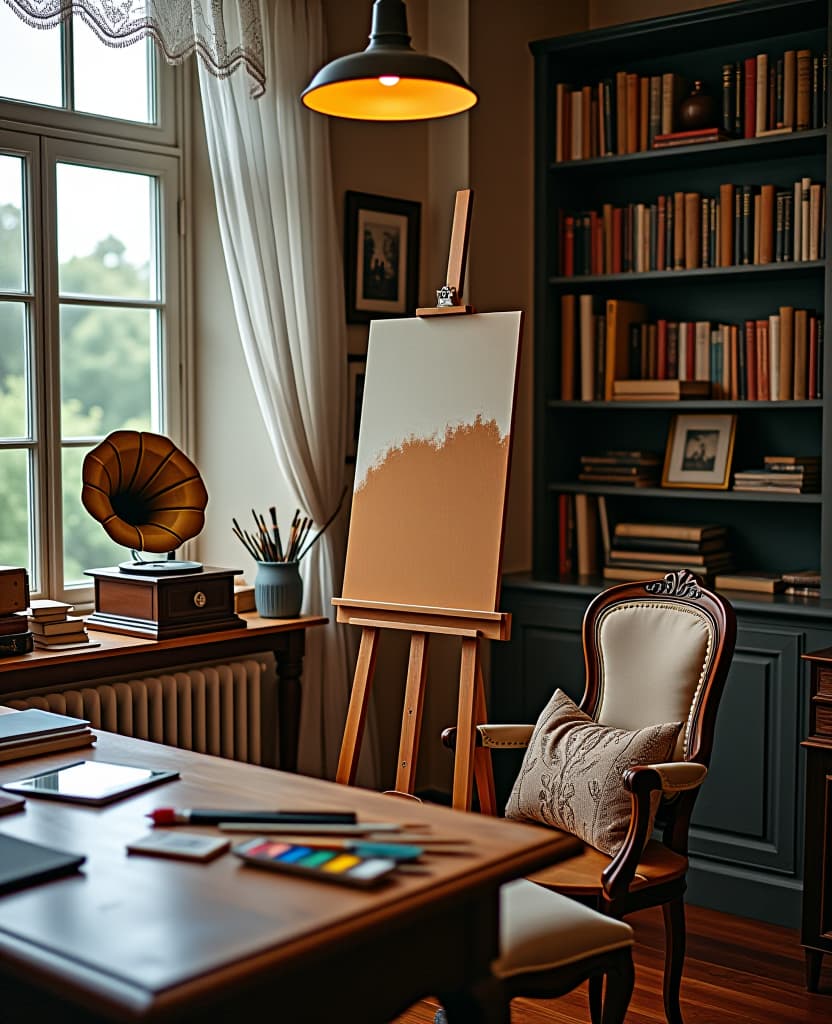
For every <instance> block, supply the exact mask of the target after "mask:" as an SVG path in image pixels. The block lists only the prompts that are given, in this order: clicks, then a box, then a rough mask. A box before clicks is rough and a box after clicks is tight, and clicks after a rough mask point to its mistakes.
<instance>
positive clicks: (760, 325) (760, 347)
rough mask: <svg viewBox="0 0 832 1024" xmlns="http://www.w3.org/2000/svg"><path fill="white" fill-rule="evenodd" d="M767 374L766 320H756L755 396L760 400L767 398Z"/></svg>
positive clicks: (769, 393)
mask: <svg viewBox="0 0 832 1024" xmlns="http://www.w3.org/2000/svg"><path fill="white" fill-rule="evenodd" d="M770 395H771V391H770V390H769V374H768V320H758V321H757V397H758V398H759V399H760V401H761V402H765V401H767V400H768V399H769V397H770Z"/></svg>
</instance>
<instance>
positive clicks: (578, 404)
mask: <svg viewBox="0 0 832 1024" xmlns="http://www.w3.org/2000/svg"><path fill="white" fill-rule="evenodd" d="M546 404H547V405H548V407H549V408H550V409H558V410H560V409H575V410H585V411H587V412H589V411H590V410H595V411H597V410H599V409H604V410H613V409H614V410H616V411H621V412H624V411H627V410H630V411H633V412H635V411H637V410H644V409H661V410H665V411H668V412H693V411H694V410H701V409H704V410H707V411H708V412H745V411H747V412H754V411H757V410H762V409H782V410H786V411H788V410H791V411H793V412H798V411H801V410H804V409H823V399H822V398H812V399H800V400H799V401H783V402H780V401H777V402H770V401H764V402H758V401H748V400H743V401H734V400H728V399H723V398H685V399H683V400H682V401H676V400H673V401H666V402H657V401H656V402H604V401H597V402H586V401H577V400H576V401H565V400H564V399H562V398H550V399H549V401H548V402H547V403H546Z"/></svg>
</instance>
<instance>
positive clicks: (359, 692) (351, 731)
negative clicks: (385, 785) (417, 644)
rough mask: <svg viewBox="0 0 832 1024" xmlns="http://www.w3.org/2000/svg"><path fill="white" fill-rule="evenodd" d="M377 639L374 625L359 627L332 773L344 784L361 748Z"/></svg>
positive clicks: (352, 779) (352, 774) (352, 776)
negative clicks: (342, 727)
mask: <svg viewBox="0 0 832 1024" xmlns="http://www.w3.org/2000/svg"><path fill="white" fill-rule="evenodd" d="M378 641H379V631H378V629H376V628H375V627H369V626H365V627H364V629H362V630H361V646H360V647H359V648H358V661H357V662H356V663H355V677H354V678H353V683H352V693H351V694H350V706H349V710H348V711H347V723H346V725H345V727H344V739H343V741H342V743H341V755H340V757H339V758H338V771H337V772H336V773H335V781H336V782H340V783H342V784H343V785H346V786H351V785H352V784H353V782H355V772H356V769H357V768H358V754H359V752H360V751H361V740H362V739H363V737H364V724H365V722H366V720H367V705H368V704H369V701H370V685H371V684H372V681H373V672H374V671H375V667H376V655H377V654H378Z"/></svg>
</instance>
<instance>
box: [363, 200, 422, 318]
mask: <svg viewBox="0 0 832 1024" xmlns="http://www.w3.org/2000/svg"><path fill="white" fill-rule="evenodd" d="M421 209H422V205H421V203H416V202H412V201H411V200H409V199H392V198H390V197H388V196H374V195H369V194H367V193H366V192H347V194H346V209H345V211H344V275H345V285H346V287H345V292H346V297H347V323H350V324H366V323H369V322H370V320H378V319H381V318H384V317H397V316H410V315H411V314H412V313H414V311H415V309H416V299H417V295H418V293H419V224H420V219H421Z"/></svg>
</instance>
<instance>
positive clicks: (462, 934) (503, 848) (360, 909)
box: [0, 733, 573, 1024]
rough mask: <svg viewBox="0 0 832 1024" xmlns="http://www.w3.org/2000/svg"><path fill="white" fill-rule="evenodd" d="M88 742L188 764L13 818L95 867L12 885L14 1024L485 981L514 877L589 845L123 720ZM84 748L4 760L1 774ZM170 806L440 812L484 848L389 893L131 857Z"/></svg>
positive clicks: (364, 1019)
mask: <svg viewBox="0 0 832 1024" xmlns="http://www.w3.org/2000/svg"><path fill="white" fill-rule="evenodd" d="M79 753H82V754H85V755H86V752H85V751H81V752H79ZM86 756H89V757H93V758H95V759H97V760H110V761H118V762H122V763H132V764H137V765H142V766H152V767H160V768H176V769H178V770H179V771H180V772H181V776H182V777H181V779H180V780H177V781H174V782H169V783H165V784H164V785H162V786H158V787H156V788H155V789H151V790H147V791H145V792H143V793H138V794H136V795H134V796H132V797H129V798H127V799H125V800H122V801H120V802H118V803H115V804H111V805H110V806H108V807H105V808H86V807H82V806H79V805H73V804H66V803H58V802H55V801H47V800H37V799H31V798H30V799H29V800H28V802H27V807H26V811H25V813H23V814H17V815H8V816H6V817H4V818H3V819H2V820H1V821H0V831H2V832H5V833H8V834H10V835H15V836H18V837H20V838H22V839H30V840H34V841H40V842H43V843H47V844H49V845H52V846H55V847H58V848H60V849H65V850H67V851H69V852H78V853H84V854H86V855H87V858H88V860H87V863H86V864H85V865H84V868H83V869H82V870H83V874H82V875H75V876H70V877H68V878H64V879H60V880H56V881H52V882H47V883H45V884H42V885H40V886H36V887H34V888H31V889H28V890H21V891H20V892H17V893H13V894H9V895H6V896H3V897H2V898H0V991H2V1004H0V1005H1V1006H2V1009H1V1010H0V1016H2V1020H3V1022H4V1024H33V1022H40V1021H47V1020H53V1021H60V1024H82V1022H83V1024H100V1022H103V1021H108V1022H109V1021H121V1022H125V1021H137V1020H138V1021H148V1022H156V1021H158V1022H162V1021H169V1020H176V1021H177V1022H178V1024H186V1022H188V1024H191V1022H192V1024H228V1022H229V1021H232V1020H247V1019H251V1018H250V1015H251V1014H253V1013H256V1012H261V1013H267V1014H268V1019H270V1020H284V1019H285V1020H290V1021H294V1022H298V1024H300V1022H303V1024H318V1022H321V1024H324V1022H326V1024H332V1022H333V1021H338V1022H339V1024H381V1022H383V1021H389V1020H390V1019H392V1018H393V1017H395V1016H396V1015H398V1014H399V1013H401V1012H403V1011H404V1010H405V1009H406V1008H407V1007H408V1006H409V1005H411V1004H412V1003H413V1002H415V1001H416V1000H418V999H420V998H423V997H425V996H428V995H433V994H436V995H440V996H441V994H442V993H443V992H445V993H447V992H458V991H464V990H466V989H467V988H469V987H470V986H473V985H474V984H475V983H476V982H477V981H478V980H482V979H483V978H485V977H486V976H487V973H488V965H489V962H490V960H491V959H492V958H493V957H494V956H495V954H496V950H497V892H498V887H499V886H500V885H501V884H502V883H503V882H505V881H508V880H509V879H512V878H516V877H518V876H520V875H523V874H526V873H527V872H529V871H532V870H534V869H536V868H540V867H542V866H543V865H545V864H548V863H551V862H552V861H554V860H558V859H560V858H562V857H563V856H566V855H569V853H571V852H572V849H573V845H572V844H573V841H572V840H571V839H570V838H568V837H567V838H566V843H565V844H564V841H563V840H562V839H557V838H555V837H554V835H553V833H552V832H551V831H549V830H547V829H541V828H536V827H534V826H531V825H521V824H518V823H515V822H506V821H504V820H498V819H494V818H487V817H484V816H481V815H474V814H463V813H461V812H458V811H452V810H449V809H447V808H443V807H435V806H429V805H419V804H415V803H412V802H410V801H405V800H399V799H397V798H396V797H391V796H383V795H381V794H377V793H371V792H369V791H367V790H361V789H355V788H347V787H344V786H338V785H335V784H334V783H330V782H322V781H320V780H317V779H311V778H307V777H304V776H299V775H289V774H286V773H283V772H276V771H273V770H270V769H266V768H258V767H255V766H253V765H244V764H236V763H229V762H228V761H224V760H221V759H219V758H213V757H208V756H206V755H203V754H194V753H191V752H189V751H181V750H175V749H173V748H171V747H165V746H161V745H158V744H149V743H145V742H143V741H140V740H134V739H128V738H126V737H121V736H113V735H110V734H107V733H102V734H100V739H99V742H98V744H97V747H95V748H93V751H92V753H91V754H88V755H86ZM75 759H77V758H72V757H67V756H66V754H64V755H63V756H60V755H53V756H52V757H50V758H37V759H31V760H28V761H18V762H16V763H14V764H6V765H3V766H2V767H0V784H2V783H3V782H8V781H10V780H12V779H15V778H22V777H24V776H26V775H27V774H31V773H32V772H34V771H36V770H40V769H43V768H46V767H47V766H49V765H50V764H51V765H54V764H65V763H69V762H71V761H73V760H75ZM166 805H174V806H179V807H199V806H202V807H205V806H214V807H227V808H235V807H239V808H242V807H251V808H254V807H282V808H287V809H310V810H312V809H347V810H355V811H357V812H358V814H359V820H364V821H406V822H417V823H425V824H428V825H429V826H430V827H431V830H432V833H433V834H434V835H435V836H440V837H448V838H456V839H468V840H470V845H469V846H467V847H466V852H465V853H464V854H444V855H432V856H431V857H430V858H429V859H428V862H427V864H426V867H425V873H424V874H419V875H417V874H409V875H401V876H400V877H396V878H395V879H394V880H393V881H391V882H389V883H388V884H387V885H385V886H384V887H383V888H381V889H378V890H373V891H362V890H354V889H349V888H347V887H344V886H339V885H335V884H328V883H325V882H317V881H307V880H306V879H298V878H293V877H291V876H287V875H279V874H277V873H272V872H269V871H265V870H259V869H256V868H250V867H244V866H242V865H241V863H240V861H239V860H238V859H237V858H235V857H234V856H232V855H231V854H227V855H225V856H223V857H221V858H220V859H219V860H216V861H213V862H211V863H209V864H190V863H187V862H182V861H174V860H168V859H161V858H154V857H141V856H135V855H130V856H128V855H127V854H126V853H125V849H124V847H125V844H126V843H127V842H128V841H130V840H131V839H134V838H136V837H138V836H140V835H142V834H143V833H144V832H145V822H144V818H143V816H144V815H145V814H146V813H147V812H148V811H150V810H151V809H153V808H154V807H158V806H166ZM188 828H189V829H190V826H188ZM205 831H209V832H214V831H215V830H213V829H208V830H205ZM254 834H256V833H254ZM241 838H242V837H241ZM264 1019H265V1018H264ZM489 1019H491V1020H493V1018H489V1017H488V1016H487V1015H486V1016H481V1015H480V1014H479V1012H475V1011H472V1012H471V1013H470V1015H465V1016H463V1017H459V1016H457V1017H456V1021H459V1020H466V1021H483V1022H485V1021H487V1020H489Z"/></svg>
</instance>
